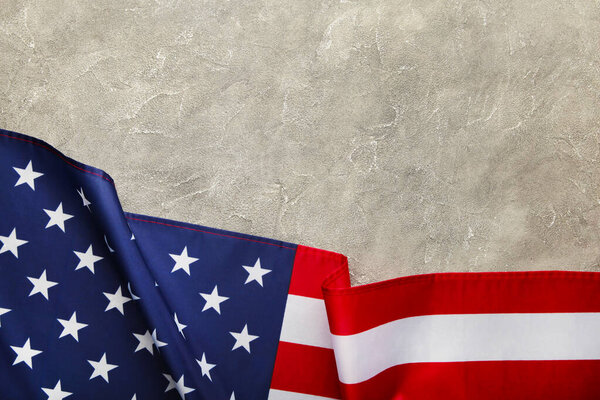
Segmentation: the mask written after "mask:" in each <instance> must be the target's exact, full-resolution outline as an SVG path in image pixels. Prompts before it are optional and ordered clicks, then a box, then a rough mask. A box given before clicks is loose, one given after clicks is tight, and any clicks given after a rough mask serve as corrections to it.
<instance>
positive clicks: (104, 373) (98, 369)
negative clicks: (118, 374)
mask: <svg viewBox="0 0 600 400" xmlns="http://www.w3.org/2000/svg"><path fill="white" fill-rule="evenodd" d="M87 362H89V363H90V365H91V366H92V367H93V368H94V372H92V376H90V380H92V379H94V378H95V377H97V376H101V377H102V378H104V380H105V381H106V382H107V383H108V372H109V371H111V370H113V369H115V368H117V367H118V365H115V364H109V363H107V362H106V353H104V354H103V355H102V358H101V359H100V361H92V360H87Z"/></svg>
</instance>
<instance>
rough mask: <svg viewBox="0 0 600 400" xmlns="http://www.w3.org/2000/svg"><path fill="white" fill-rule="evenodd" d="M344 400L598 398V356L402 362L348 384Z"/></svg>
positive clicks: (344, 386)
mask: <svg viewBox="0 0 600 400" xmlns="http://www.w3.org/2000/svg"><path fill="white" fill-rule="evenodd" d="M342 391H343V394H344V399H346V400H355V399H370V400H384V399H385V400H388V399H396V400H400V399H402V400H441V399H443V400H467V399H468V400H518V399H523V400H558V399H561V400H563V399H573V400H575V399H576V400H588V399H589V400H591V399H595V400H597V399H600V360H584V361H579V360H575V361H482V362H461V363H424V364H405V365H398V366H395V367H393V368H390V369H387V370H386V371H384V372H382V373H380V374H379V375H377V376H375V377H373V378H371V379H369V380H368V381H365V382H361V383H358V384H354V385H342Z"/></svg>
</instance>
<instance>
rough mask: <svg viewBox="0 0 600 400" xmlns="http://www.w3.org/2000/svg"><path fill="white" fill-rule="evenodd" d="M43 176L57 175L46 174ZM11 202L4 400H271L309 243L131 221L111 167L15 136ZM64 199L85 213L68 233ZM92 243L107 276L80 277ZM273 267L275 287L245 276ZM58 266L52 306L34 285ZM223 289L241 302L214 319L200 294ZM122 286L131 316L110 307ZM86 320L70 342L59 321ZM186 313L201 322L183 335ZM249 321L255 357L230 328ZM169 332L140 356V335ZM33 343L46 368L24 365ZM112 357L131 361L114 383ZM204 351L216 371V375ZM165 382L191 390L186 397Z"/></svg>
mask: <svg viewBox="0 0 600 400" xmlns="http://www.w3.org/2000/svg"><path fill="white" fill-rule="evenodd" d="M30 162H31V171H33V175H32V173H30V172H28V170H27V168H26V167H27V166H28V164H29V163H30ZM15 168H18V169H19V170H17V169H15ZM19 171H20V172H19ZM35 172H37V173H43V175H40V176H36V177H34V178H33V179H32V176H35ZM21 175H23V176H24V178H22V177H21ZM19 180H23V182H21V183H20V184H18V185H17V186H15V184H17V183H18V182H19ZM31 181H32V182H33V185H34V187H33V188H32V187H31V185H30V183H29V182H31ZM0 193H2V195H1V197H0V239H1V238H3V241H2V246H3V247H0V398H2V399H24V398H27V399H47V398H49V397H50V394H49V393H54V392H50V391H48V390H49V389H55V388H56V385H57V383H58V381H59V380H60V388H61V390H62V391H63V392H65V393H72V395H70V396H67V397H66V398H67V399H76V398H77V399H108V398H110V399H126V400H130V399H132V398H133V396H134V395H136V399H137V400H144V399H162V398H185V399H231V398H232V394H233V393H235V395H234V396H235V397H234V398H236V399H237V400H242V399H265V398H266V397H267V395H268V389H269V384H270V380H271V375H272V371H273V365H274V360H275V354H276V351H277V345H278V338H279V334H280V330H281V324H282V319H283V311H284V307H285V301H286V297H287V291H288V287H289V282H290V277H291V271H292V265H293V261H294V255H295V249H296V245H294V244H290V243H285V242H280V241H276V240H271V239H265V238H259V237H255V236H250V235H244V234H239V233H232V232H226V231H222V230H218V229H212V228H207V227H202V226H197V225H191V224H185V223H181V222H174V221H168V220H164V219H158V218H153V217H148V216H142V215H137V214H129V213H124V212H123V210H122V208H121V205H120V203H119V199H118V197H117V194H116V190H115V187H114V184H113V182H112V179H111V178H110V177H109V176H108V175H107V174H106V173H105V172H103V171H101V170H98V169H96V168H93V167H89V166H87V165H84V164H81V163H78V162H76V161H74V160H72V159H69V158H68V157H65V156H64V155H62V154H60V153H59V152H58V151H57V150H55V149H53V148H52V147H51V146H49V145H48V144H46V143H44V142H42V141H40V140H37V139H34V138H31V137H28V136H24V135H20V134H17V133H14V132H9V131H4V130H0ZM81 193H83V196H84V197H85V200H87V201H89V202H90V203H91V204H89V205H87V206H86V205H85V204H86V203H85V201H84V198H83V197H81V195H80V194H81ZM59 204H60V205H62V211H63V213H66V214H69V215H71V216H72V217H71V218H68V219H66V220H64V221H63V224H64V232H63V230H62V228H61V226H60V223H59V224H53V225H51V226H48V227H46V226H47V225H48V223H49V222H50V221H51V220H52V219H51V214H49V213H48V212H47V211H44V210H50V211H52V212H56V210H57V209H58V206H59ZM59 217H60V215H59ZM63 218H64V216H63ZM58 220H61V218H58ZM13 229H14V230H15V233H16V235H15V236H13V237H11V233H13ZM132 235H133V237H134V238H132ZM15 237H16V239H17V242H15ZM18 240H26V241H27V243H24V244H22V243H21V242H18ZM15 243H17V244H18V246H17V247H16V249H15ZM90 245H91V252H90V253H89V254H90V255H93V256H95V257H102V259H99V260H97V261H94V262H88V263H87V264H93V269H94V272H93V273H92V271H91V268H90V267H86V266H80V268H79V269H76V268H77V267H78V265H79V264H80V257H79V256H78V255H77V253H75V252H78V253H79V254H80V255H81V254H84V253H86V251H88V249H89V247H90ZM184 247H185V248H186V250H187V254H188V256H189V257H193V258H197V260H196V261H193V262H191V263H189V265H188V266H187V268H188V269H189V275H188V273H187V272H186V270H185V268H181V267H180V268H178V269H176V270H174V267H175V265H176V261H175V258H173V257H172V256H171V254H173V255H176V256H179V255H181V254H182V252H183V249H184ZM2 248H4V251H3V252H2ZM11 249H13V250H14V251H13V250H11ZM14 252H17V254H16V255H15V254H14ZM94 259H95V258H94ZM259 259H260V268H262V269H268V270H270V272H268V273H265V274H264V275H262V278H261V279H262V286H261V284H260V282H259V280H260V279H253V280H250V282H247V280H249V279H248V278H249V277H250V275H251V274H250V273H249V272H248V271H247V269H246V268H244V267H243V266H246V267H255V266H256V262H257V260H259ZM84 264H85V262H84ZM184 264H185V263H184ZM44 271H45V272H46V279H47V280H48V281H49V282H50V283H49V284H50V285H51V282H55V283H57V284H55V285H53V286H50V287H47V289H46V290H47V295H48V298H46V297H45V295H44V289H43V287H44V286H43V285H40V286H39V287H38V292H37V293H36V292H35V290H33V289H34V288H35V287H36V285H34V283H33V282H35V281H32V279H40V278H41V276H42V273H43V272H44ZM29 278H32V279H29ZM42 283H43V282H42ZM215 285H216V286H217V287H218V295H220V296H224V297H228V299H227V300H224V301H221V302H220V304H219V307H220V310H219V311H220V313H219V312H217V310H216V309H215V307H209V308H208V309H205V310H204V311H203V309H204V308H205V306H206V305H207V301H206V300H205V298H204V297H203V296H202V295H201V294H200V293H204V294H211V293H212V292H213V289H214V287H215ZM46 286H47V285H46ZM40 288H41V289H40ZM119 288H120V289H121V294H122V296H126V297H127V298H129V299H131V300H128V301H126V302H125V303H124V304H123V305H122V307H123V312H124V315H123V314H121V312H120V311H119V309H118V307H113V308H110V309H108V310H106V309H107V306H109V304H110V301H109V298H108V297H107V296H106V295H105V293H108V294H111V295H114V294H115V293H116V292H117V290H118V289H119ZM40 290H41V291H40ZM138 297H139V299H138V300H134V299H137V298H138ZM2 309H4V310H5V311H4V312H2ZM6 310H10V311H8V312H7V311H6ZM74 312H76V321H77V322H78V323H82V324H87V326H85V327H83V328H80V329H78V330H77V335H78V341H77V340H76V339H75V337H74V335H72V334H68V333H66V334H65V335H64V336H63V337H59V336H60V335H61V334H63V331H64V330H65V329H64V326H63V324H62V323H61V322H60V321H59V319H60V320H62V321H63V322H64V321H67V320H70V318H71V317H72V315H73V313H74ZM174 314H177V317H178V320H179V322H180V323H182V324H185V325H187V327H186V328H183V329H182V330H181V332H180V330H179V329H178V327H177V325H176V323H175V319H174ZM245 326H247V332H248V333H249V334H250V335H254V336H258V338H256V339H254V340H252V341H251V342H249V350H250V351H248V350H247V349H246V348H244V346H243V345H242V346H239V347H237V348H236V349H233V347H234V345H235V344H236V343H237V340H236V338H235V337H234V335H232V334H231V333H230V332H234V333H240V332H242V330H243V328H244V327H245ZM155 330H156V337H157V339H158V342H156V344H154V345H153V346H151V347H150V348H151V349H152V353H153V354H151V351H150V350H149V349H148V348H141V349H138V351H136V349H137V348H138V346H139V345H140V343H141V342H140V340H139V339H138V338H137V337H136V336H135V335H134V334H138V335H140V336H141V335H144V334H145V333H146V332H149V334H152V332H154V331H155ZM184 336H185V337H184ZM27 340H29V345H30V347H31V348H32V349H34V350H38V351H42V352H41V353H39V354H37V355H34V356H32V357H31V364H32V368H30V367H29V365H28V364H27V362H25V361H22V360H21V361H20V362H17V363H16V364H14V365H13V363H15V362H16V361H19V360H18V358H19V357H18V355H19V352H22V353H23V354H25V358H27V352H26V351H25V350H23V348H26V346H25V344H26V341H27ZM163 343H167V344H166V345H163ZM157 344H158V345H160V347H158V346H157ZM15 348H17V349H15ZM17 350H18V351H17ZM29 354H31V353H29ZM104 354H105V355H106V357H105V361H106V362H107V363H109V364H112V365H117V367H116V368H113V369H110V370H109V371H107V378H108V382H106V380H105V379H104V378H103V376H102V374H101V369H100V370H99V371H100V375H99V376H95V377H92V375H93V373H94V371H96V368H95V367H94V366H93V364H92V363H90V361H93V362H100V361H101V358H102V357H103V355H104ZM203 355H204V356H205V360H206V362H207V363H209V364H214V365H215V366H214V367H212V368H210V370H209V373H208V374H204V375H203V373H202V372H203V370H202V368H201V366H200V365H199V361H201V360H202V357H203ZM165 375H168V376H169V377H171V378H172V379H173V381H174V382H178V381H179V382H180V383H183V384H184V385H185V387H187V388H189V389H187V390H184V391H182V392H181V393H178V391H177V388H173V384H172V382H171V381H170V380H169V378H168V377H165ZM182 376H184V380H181V377H182ZM209 376H210V378H209ZM170 383H171V384H170ZM43 388H44V389H47V390H43ZM167 389H169V390H167ZM165 390H166V391H165ZM191 390H193V391H191ZM185 391H188V393H187V394H185V393H183V392H185ZM63 396H64V394H63ZM50 398H52V397H50ZM58 398H60V397H58Z"/></svg>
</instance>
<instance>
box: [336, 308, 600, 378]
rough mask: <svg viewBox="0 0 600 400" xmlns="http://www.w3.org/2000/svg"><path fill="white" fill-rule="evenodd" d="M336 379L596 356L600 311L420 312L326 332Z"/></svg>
mask: <svg viewBox="0 0 600 400" xmlns="http://www.w3.org/2000/svg"><path fill="white" fill-rule="evenodd" d="M332 338H333V348H334V351H335V358H336V362H337V368H338V374H339V376H340V380H341V381H342V382H344V383H358V382H362V381H365V380H367V379H369V378H371V377H373V376H375V375H377V374H378V373H380V372H382V371H384V370H386V369H388V368H390V367H393V366H394V365H399V364H408V363H420V362H457V361H458V362H460V361H503V360H597V359H600V313H537V314H460V315H425V316H419V317H411V318H404V319H399V320H396V321H393V322H389V323H387V324H384V325H380V326H378V327H375V328H373V329H370V330H368V331H364V332H361V333H358V334H356V335H348V336H338V335H332Z"/></svg>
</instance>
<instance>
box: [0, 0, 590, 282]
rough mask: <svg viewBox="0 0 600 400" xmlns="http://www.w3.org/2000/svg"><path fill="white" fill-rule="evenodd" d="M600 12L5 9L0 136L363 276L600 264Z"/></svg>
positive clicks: (300, 6) (518, 5) (317, 6)
mask: <svg viewBox="0 0 600 400" xmlns="http://www.w3.org/2000/svg"><path fill="white" fill-rule="evenodd" d="M599 38H600V2H598V1H597V0H596V1H590V0H580V1H579V0H577V1H566V2H554V1H551V0H538V1H518V0H515V1H509V0H501V1H470V0H469V1H462V2H461V1H446V0H437V1H429V0H427V1H425V0H423V1H401V2H397V1H381V0H379V1H378V0H373V1H351V0H342V1H321V2H312V1H295V0H278V1H273V0H265V1H255V0H246V1H226V0H212V1H211V0H208V1H197V0H181V1H178V0H156V1H151V0H137V1H134V0H118V1H106V0H95V1H92V2H78V1H67V0H40V1H17V0H2V1H1V5H0V54H1V58H0V126H2V127H4V128H6V129H11V130H16V131H20V132H23V133H26V134H30V135H33V136H36V137H39V138H41V139H44V140H46V141H48V142H50V143H51V144H53V145H54V146H56V147H58V148H59V149H60V150H61V151H63V152H65V153H66V154H68V155H70V156H72V157H74V158H76V159H78V160H80V161H82V162H85V163H87V164H91V165H94V166H97V167H99V168H102V169H104V170H106V171H107V172H108V173H110V174H111V175H112V176H113V178H114V179H115V180H116V184H117V189H118V191H119V193H120V196H121V200H122V203H123V206H124V208H125V209H126V210H129V211H133V212H139V213H145V214H151V215H156V216H161V217H166V218H172V219H177V220H184V221H189V222H193V223H198V224H203V225H208V226H214V227H219V228H224V229H229V230H234V231H240V232H246V233H251V234H256V235H261V236H267V237H274V238H278V239H282V240H286V241H292V242H299V243H303V244H306V245H312V246H317V247H321V248H326V249H330V250H334V251H338V252H342V253H344V254H346V255H348V256H349V258H350V266H351V270H352V274H353V282H354V283H366V282H372V281H377V280H382V279H386V278H393V277H396V276H401V275H408V274H415V273H424V272H432V271H484V270H528V269H557V268H558V269H576V270H598V269H599V262H600V241H599V239H600V229H599V223H600V208H599V206H600V161H599V157H600V135H599V133H600V112H599V109H598V107H599V105H600V103H599V100H600V75H599V73H600V51H599V50H600V49H599V43H600V39H599Z"/></svg>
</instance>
